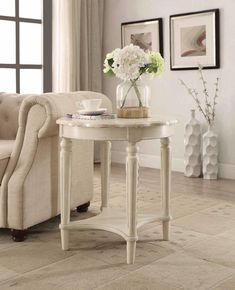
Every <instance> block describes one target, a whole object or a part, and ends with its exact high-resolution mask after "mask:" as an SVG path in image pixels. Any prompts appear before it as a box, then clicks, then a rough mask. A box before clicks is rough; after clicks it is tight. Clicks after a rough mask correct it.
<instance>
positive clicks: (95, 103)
mask: <svg viewBox="0 0 235 290" xmlns="http://www.w3.org/2000/svg"><path fill="white" fill-rule="evenodd" d="M101 103H102V99H89V100H82V101H81V102H77V103H76V105H77V107H78V109H81V108H82V109H85V110H88V111H96V110H98V109H99V108H100V106H101Z"/></svg>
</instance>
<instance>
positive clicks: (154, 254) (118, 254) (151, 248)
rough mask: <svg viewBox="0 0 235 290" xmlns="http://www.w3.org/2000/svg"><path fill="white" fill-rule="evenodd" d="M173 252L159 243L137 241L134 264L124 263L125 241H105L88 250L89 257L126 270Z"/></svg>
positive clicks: (131, 269)
mask: <svg viewBox="0 0 235 290" xmlns="http://www.w3.org/2000/svg"><path fill="white" fill-rule="evenodd" d="M171 253H173V250H172V249H167V248H163V247H161V246H160V245H152V244H150V243H141V242H137V246H136V259H135V264H134V265H127V264H126V242H125V241H121V242H115V243H112V244H110V243H108V242H107V243H105V244H104V245H102V246H100V247H98V248H96V249H95V251H89V252H88V253H87V255H88V256H89V257H92V258H95V259H99V260H102V261H104V262H106V263H108V264H110V265H112V266H118V267H121V268H122V269H125V270H126V271H133V270H136V269H138V268H140V267H142V266H143V265H146V264H149V263H152V262H153V261H156V260H158V259H161V258H162V257H165V256H167V255H170V254H171Z"/></svg>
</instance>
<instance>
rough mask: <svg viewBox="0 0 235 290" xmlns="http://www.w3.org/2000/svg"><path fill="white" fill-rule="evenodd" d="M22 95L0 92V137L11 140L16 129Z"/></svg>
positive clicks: (14, 136)
mask: <svg viewBox="0 0 235 290" xmlns="http://www.w3.org/2000/svg"><path fill="white" fill-rule="evenodd" d="M23 99H24V96H23V95H18V94H6V93H2V94H0V139H1V140H13V139H15V138H16V133H17V130H18V116H19V108H20V105H21V103H22V101H23Z"/></svg>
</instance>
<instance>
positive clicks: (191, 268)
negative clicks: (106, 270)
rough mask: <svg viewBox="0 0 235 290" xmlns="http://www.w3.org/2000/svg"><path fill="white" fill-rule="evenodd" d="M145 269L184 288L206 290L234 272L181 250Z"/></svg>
mask: <svg viewBox="0 0 235 290" xmlns="http://www.w3.org/2000/svg"><path fill="white" fill-rule="evenodd" d="M145 269H146V271H147V270H149V272H151V273H153V275H154V274H155V275H156V274H158V275H159V276H160V277H161V280H162V281H164V280H165V281H167V283H169V284H171V285H174V286H176V287H179V288H182V289H185V290H206V289H208V288H209V287H211V286H213V285H214V284H215V283H217V282H219V281H222V280H224V279H226V278H228V277H230V276H231V275H232V274H233V273H235V271H234V270H233V269H230V268H227V267H224V266H221V265H217V264H214V263H210V262H207V261H204V260H200V259H197V258H194V257H191V256H189V255H186V254H184V253H182V252H181V253H175V254H172V255H169V256H167V257H165V258H162V259H160V260H158V261H156V262H154V263H152V264H150V265H148V266H145Z"/></svg>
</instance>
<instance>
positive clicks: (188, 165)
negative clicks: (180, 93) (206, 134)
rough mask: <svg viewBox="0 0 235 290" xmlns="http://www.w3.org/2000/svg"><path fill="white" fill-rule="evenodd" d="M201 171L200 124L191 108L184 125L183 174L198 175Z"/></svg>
mask: <svg viewBox="0 0 235 290" xmlns="http://www.w3.org/2000/svg"><path fill="white" fill-rule="evenodd" d="M201 171H202V161H201V125H200V122H199V121H198V120H197V119H196V118H195V110H191V119H190V121H189V122H188V123H187V124H186V125H185V134H184V175H185V176H187V177H199V176H200V175H201Z"/></svg>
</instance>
